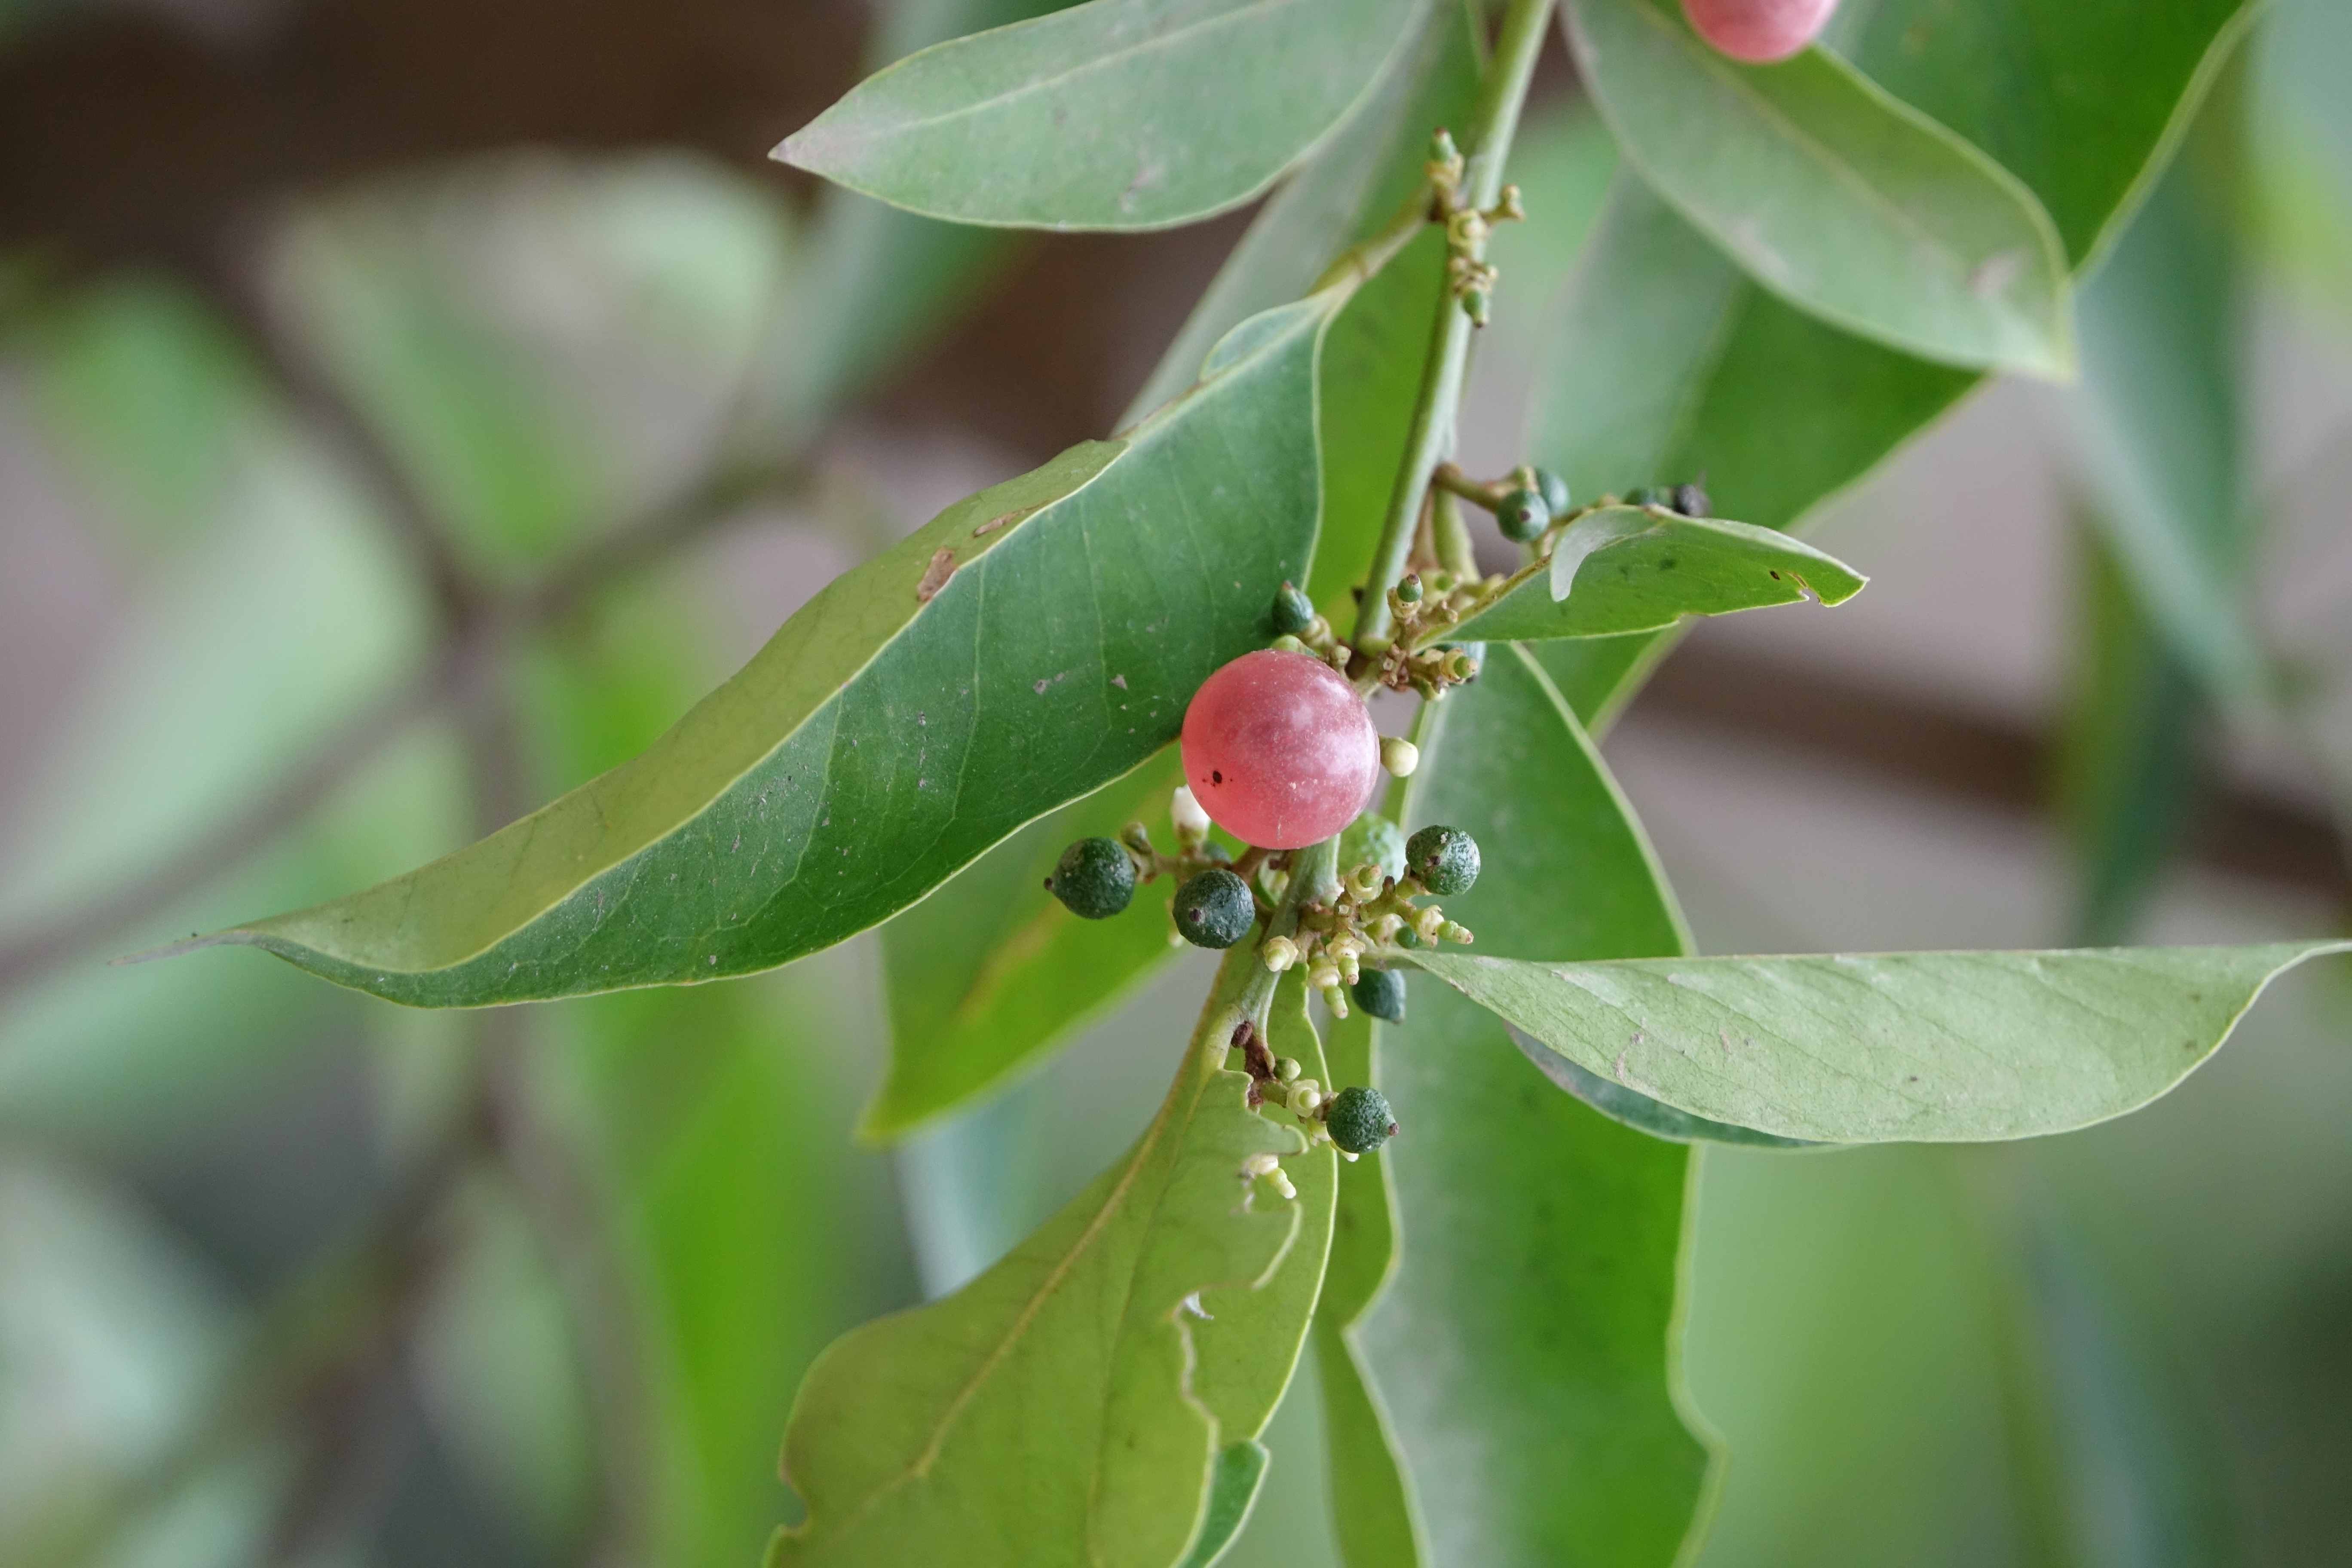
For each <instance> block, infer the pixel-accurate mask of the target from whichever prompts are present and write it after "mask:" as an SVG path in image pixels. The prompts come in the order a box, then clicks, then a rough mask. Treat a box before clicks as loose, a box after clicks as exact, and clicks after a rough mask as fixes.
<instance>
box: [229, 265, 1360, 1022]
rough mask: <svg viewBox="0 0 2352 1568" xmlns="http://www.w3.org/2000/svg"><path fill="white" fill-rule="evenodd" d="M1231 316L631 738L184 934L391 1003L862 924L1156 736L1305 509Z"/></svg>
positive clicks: (1282, 426)
mask: <svg viewBox="0 0 2352 1568" xmlns="http://www.w3.org/2000/svg"><path fill="white" fill-rule="evenodd" d="M1346 297H1347V290H1346V289H1345V288H1344V287H1342V288H1339V289H1333V290H1331V291H1328V292H1327V293H1325V294H1321V295H1318V296H1316V297H1314V298H1312V299H1309V300H1304V301H1301V302H1300V303H1298V304H1297V305H1293V306H1289V307H1286V308H1285V309H1284V310H1277V311H1273V312H1269V313H1268V314H1266V315H1264V316H1259V317H1255V318H1253V319H1252V320H1251V321H1247V322H1244V323H1243V325H1242V326H1240V327H1238V328H1236V329H1235V330H1234V332H1233V333H1232V334H1230V335H1229V336H1228V337H1227V339H1226V340H1225V342H1223V343H1222V344H1221V345H1220V346H1219V348H1218V350H1217V353H1215V354H1214V355H1213V356H1212V358H1211V360H1210V363H1209V364H1208V366H1207V367H1206V370H1205V372H1204V380H1203V382H1202V385H1201V387H1200V389H1199V390H1198V391H1196V392H1195V393H1194V394H1193V395H1191V396H1189V397H1186V398H1184V399H1182V400H1181V401H1180V402H1178V403H1175V404H1172V405H1170V406H1169V407H1168V408H1167V409H1165V410H1163V411H1162V412H1161V413H1160V415H1158V416H1154V417H1153V418H1152V419H1151V420H1150V421H1148V422H1147V423H1146V424H1145V425H1144V426H1141V427H1140V428H1139V429H1137V430H1136V431H1134V432H1133V433H1132V434H1131V435H1130V436H1129V438H1128V439H1126V440H1124V441H1117V442H1092V443H1088V444H1087V445H1085V446H1081V447H1074V448H1073V449H1072V450H1070V451H1069V452H1066V453H1065V454H1064V455H1063V456H1061V457H1060V458H1055V460H1054V461H1053V462H1051V463H1048V464H1046V465H1045V467H1044V468H1040V469H1038V470H1036V471H1035V472H1034V473H1031V474H1028V475H1024V476H1023V477H1022V478H1020V479H1013V480H1010V481H1008V482H1006V483H1004V484H1002V485H999V486H996V487H995V488H994V489H988V490H983V491H982V492H981V493H980V494H979V495H976V496H973V497H971V498H970V499H968V500H964V501H961V502H959V503H958V504H957V505H955V506H953V507H950V508H949V509H948V510H946V511H945V512H943V513H941V514H940V516H939V517H938V518H936V519H934V520H933V521H931V522H930V523H929V524H928V525H926V526H925V527H924V528H922V529H921V530H919V531H917V532H916V533H915V534H914V535H913V536H911V537H910V538H908V540H906V541H905V542H902V543H900V544H899V545H898V546H897V547H895V548H893V549H891V550H890V551H888V552H885V553H884V554H883V555H881V556H879V557H877V559H875V560H874V561H871V562H869V563H866V565H864V566H861V567H859V568H857V569H856V570H855V571H853V572H850V573H848V574H845V575H844V576H842V577H840V578H838V579H836V580H835V582H834V583H832V584H830V585H828V586H827V587H826V588H825V589H824V591H823V592H821V593H820V594H818V595H817V596H816V597H815V598H814V599H813V600H811V601H810V602H809V604H808V605H805V606H804V607H803V609H802V610H801V611H800V612H799V613H798V614H796V615H795V616H793V618H792V619H791V620H790V621H788V622H786V623H785V625H784V626H783V628H782V630H781V631H779V632H778V633H777V634H776V636H775V637H774V638H773V639H772V640H771V641H770V643H769V644H768V646H767V647H765V648H763V649H762V650H761V653H760V654H759V656H758V657H757V658H754V659H753V660H752V662H751V664H750V665H749V666H747V667H746V668H744V670H743V671H742V672H741V673H740V674H739V675H737V676H736V677H735V678H734V679H732V680H730V681H729V682H728V683H727V684H725V685H724V686H722V687H720V688H719V689H718V690H717V691H716V692H714V693H712V694H711V695H710V696H709V697H708V698H706V699H704V700H703V701H702V702H701V703H700V704H698V706H697V707H696V708H695V709H694V710H693V711H692V712H690V713H688V715H687V716H686V718H685V719H684V720H682V721H680V722H679V724H678V725H677V728H676V729H674V730H672V731H670V732H669V733H668V734H667V736H665V737H664V738H663V739H662V741H661V742H660V743H659V744H657V745H656V746H655V747H654V748H653V749H652V750H651V751H648V752H645V753H644V754H642V755H641V756H639V757H637V758H636V759H635V760H634V761H632V762H630V763H626V764H625V765H623V766H622V767H619V768H616V769H614V771H613V772H612V773H606V774H605V775H604V776H603V777H602V778H600V779H597V780H594V781H593V782H592V783H590V784H586V785H584V786H583V787H582V788H580V789H578V790H575V791H573V792H572V794H571V795H566V796H564V797H563V798H562V799H561V800H559V801H557V802H555V803H554V804H553V805H550V806H547V807H545V808H543V809H542V810H541V811H539V812H537V813H535V814H534V815H532V816H528V817H526V818H524V819H523V820H522V821H520V822H519V823H516V824H514V825H513V826H509V827H508V828H505V829H504V830H502V831H501V832H499V833H498V834H495V835H493V836H492V837H489V838H487V839H485V840H483V841H482V842H481V843H479V844H477V845H475V846H474V847H471V848H469V849H466V850H464V851H461V852H460V853H458V854H456V855H453V856H450V857H448V858H446V859H443V860H440V861H436V863H434V864H433V865H431V866H428V867H425V868H423V869H422V870H419V871H415V872H412V873H410V874H409V875H407V876H405V877H403V878H400V879H395V880H394V881H392V882H388V883H385V884H383V886H381V887H378V888H375V889H371V890H369V891H367V892H363V893H360V894H357V895H355V896H353V897H352V898H349V899H345V900H341V902H338V903H333V904H328V905H323V906H320V908H317V909H314V910H304V911H299V912H297V913H295V914H290V915H284V916H280V917H278V918H277V919H274V920H270V921H261V922H259V923H257V924H254V925H250V926H244V927H240V928H238V929H236V930H235V931H227V932H224V933H221V934H220V935H218V936H215V937H213V938H209V939H205V940H206V942H242V943H249V944H251V945H254V946H258V947H262V948H265V949H267V950H268V951H269V952H275V953H278V955H279V956H281V957H284V958H286V959H288V960H289V961H290V962H293V963H299V964H300V965H301V966H302V967H304V968H306V969H309V970H310V971H312V972H313V973H319V974H322V975H325V976H326V977H328V978H329V979H331V980H335V981H337V982H339V983H341V984H347V985H352V986H356V987H358V988H359V989H362V990H366V991H372V992H374V993H375V994H378V995H382V996H386V997H389V998H391V999H393V1000H394V1001H399V1002H406V1003H411V1004H415V1005H443V1006H446V1005H479V1004H485V1003H494V1002H513V1001H521V1000H528V999H533V998H541V997H549V996H558V995H566V994H577V993H582V992H590V991H606V990H614V989H619V988H623V987H626V986H633V985H649V984H675V983H683V982H688V981H697V980H707V979H719V978H722V977H724V976H727V975H730V974H740V973H750V972H752V971H756V970H761V969H767V968H772V967H773V966H775V965H777V964H780V963H785V962H787V961H789V960H791V959H793V958H797V957H799V956H801V955H802V954H803V953H807V952H814V951H816V950H817V949H819V948H822V947H824V946H826V945H829V944H830V943H832V942H838V941H840V940H841V939H842V938H844V937H845V936H848V935H850V934H852V933H854V932H856V931H860V930H863V929H864V928H866V927H867V926H870V925H873V924H876V923H877V922H879V921H881V920H883V919H884V918H886V917H887V916H888V915H890V914H892V913H894V912H896V911H897V910H900V909H903V908H905V907H906V906H907V905H908V904H910V903H912V902H914V901H915V900H918V899H919V898H921V897H922V896H923V895H924V894H925V893H927V892H929V890H930V889H932V888H934V887H936V886H937V885H938V884H939V883H940V881H942V880H944V879H946V878H947V877H948V876H949V875H950V873H952V872H953V871H955V870H956V869H957V868H960V867H961V866H962V865H963V864H965V863H966V862H968V861H970V860H971V859H972V858H974V857H976V856H977V855H979V854H980V853H981V851H982V850H984V849H986V848H987V847H989V846H990V845H992V844H993V843H995V842H996V841H997V840H999V839H1001V838H1003V837H1005V836H1006V835H1007V834H1009V833H1011V832H1012V831H1013V830H1014V829H1016V828H1018V827H1020V826H1022V825H1023V824H1024V823H1026V822H1028V821H1029V820H1031V819H1032V818H1034V817H1035V816H1038V815H1040V814H1041V813H1043V812H1045V811H1049V810H1051V809H1053V808H1054V807H1055V806H1057V805H1061V804H1062V803H1063V802H1065V801H1066V800H1069V799H1071V798H1073V797H1074V796H1076V795H1083V794H1084V793H1086V792H1087V791H1088V790H1090V789H1093V788H1095V787H1096V786H1097V785H1099V784H1103V783H1104V782H1106V781H1108V780H1109V779H1112V778H1116V777H1118V775H1119V774H1121V773H1125V772H1127V771H1128V770H1129V769H1130V768H1132V767H1134V766H1135V765H1136V764H1137V763H1140V762H1141V761H1143V760H1144V759H1145V758H1146V757H1148V756H1150V754H1151V753H1152V752H1155V751H1157V750H1159V749H1160V747H1161V746H1163V745H1165V744H1166V743H1167V742H1169V741H1170V740H1171V739H1173V738H1174V736H1175V733H1176V731H1177V729H1178V726H1179V725H1180V723H1181V720H1182V715H1183V710H1184V705H1185V703H1186V702H1187V701H1188V700H1190V698H1191V696H1192V691H1193V689H1195V688H1196V687H1198V685H1199V684H1200V682H1201V681H1202V679H1204V678H1205V677H1206V676H1207V675H1208V674H1209V672H1210V671H1212V670H1213V669H1214V668H1217V666H1218V665H1220V664H1222V663H1223V662H1224V661H1225V660H1227V659H1229V658H1234V657H1235V656H1236V655H1238V654H1240V653H1242V652H1244V651H1245V650H1246V649H1247V648H1249V647H1254V646H1255V645H1256V644H1258V643H1259V642H1260V641H1262V640H1263V638H1264V636H1265V630H1264V625H1265V621H1264V617H1265V606H1266V605H1267V604H1268V603H1269V602H1270V600H1271V599H1272V597H1273V595H1274V592H1275V589H1276V586H1277V585H1278V584H1280V583H1281V582H1282V581H1283V580H1284V579H1285V578H1292V577H1297V575H1299V574H1300V573H1301V571H1302V569H1303V567H1304V565H1305V563H1306V561H1307V558H1308V555H1309V553H1310V552H1311V551H1312V548H1313V542H1314V535H1315V527H1316V516H1317V510H1318V479H1317V461H1316V443H1315V428H1314V424H1313V416H1314V406H1315V404H1314V391H1313V386H1314V379H1313V378H1314V374H1315V355H1316V348H1317V344H1318V342H1319V340H1320V337H1321V333H1322V330H1323V327H1324V326H1325V324H1326V323H1328V321H1329V320H1330V318H1331V315H1332V314H1333V313H1334V312H1335V311H1336V310H1338V309H1339V305H1340V304H1341V303H1342V302H1343V301H1344V300H1345V299H1346Z"/></svg>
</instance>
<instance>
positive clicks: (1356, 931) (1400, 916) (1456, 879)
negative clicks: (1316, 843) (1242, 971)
mask: <svg viewBox="0 0 2352 1568" xmlns="http://www.w3.org/2000/svg"><path fill="white" fill-rule="evenodd" d="M1359 834H1360V835H1361V836H1360V837H1358V836H1359ZM1351 838H1354V839H1355V840H1356V842H1355V843H1354V844H1353V845H1352V846H1351V844H1350V839H1351ZM1340 858H1341V859H1342V860H1343V861H1345V862H1349V865H1350V868H1349V871H1348V873H1347V875H1346V876H1344V877H1343V878H1341V879H1340V884H1339V893H1338V895H1337V896H1336V897H1335V898H1333V899H1332V900H1330V901H1328V902H1324V901H1321V900H1318V901H1316V902H1312V903H1307V904H1303V905H1301V906H1300V907H1299V910H1298V928H1297V931H1294V932H1293V933H1292V934H1290V935H1288V936H1277V937H1270V938H1268V939H1267V940H1266V942H1265V945H1264V946H1262V947H1261V948H1260V949H1259V950H1258V953H1259V957H1260V958H1261V959H1262V960H1263V961H1264V963H1265V966H1266V968H1268V969H1269V970H1272V971H1273V972H1274V973H1277V974H1279V973H1283V972H1285V971H1286V970H1288V969H1292V968H1294V967H1297V965H1300V964H1304V965H1306V967H1307V984H1308V985H1310V986H1312V987H1313V988H1314V989H1315V990H1316V991H1317V992H1318V994H1320V995H1321V996H1322V998H1323V1003H1324V1005H1326V1006H1327V1007H1328V1008H1330V1010H1331V1016H1333V1017H1335V1018H1344V1017H1346V1016H1348V1013H1349V1001H1350V999H1351V998H1352V999H1353V1001H1354V1003H1355V1004H1356V1005H1360V1006H1361V1007H1363V1008H1364V1010H1365V1011H1366V1012H1368V1013H1370V1014H1371V1015H1372V1016H1374V1017H1376V1018H1385V1019H1387V1020H1389V1021H1390V1022H1391V1023H1397V1022H1402V1019H1403V1017H1404V984H1403V981H1402V977H1401V976H1398V975H1396V974H1393V973H1389V972H1387V971H1384V970H1381V969H1378V968H1368V967H1367V966H1366V965H1365V963H1364V960H1365V958H1366V957H1367V956H1368V955H1369V954H1370V953H1371V952H1373V951H1374V950H1375V949H1378V948H1381V947H1384V946H1391V945H1393V946H1397V947H1420V946H1422V945H1423V944H1424V943H1427V944H1429V945H1431V946H1434V945H1436V944H1437V943H1439V942H1461V943H1463V944H1465V945H1467V944H1468V943H1469V942H1471V941H1472V940H1473V937H1472V935H1471V932H1470V930H1469V928H1468V927H1466V926H1465V925H1463V924H1461V923H1460V922H1459V921H1452V920H1448V919H1447V918H1446V915H1445V911H1444V910H1443V909H1441V908H1439V907H1438V906H1437V905H1435V904H1417V903H1416V902H1414V900H1417V899H1421V898H1423V897H1427V896H1431V895H1434V896H1436V897H1439V898H1450V897H1452V896H1453V895H1454V894H1456V893H1465V892H1468V891H1469V890H1470V887H1471V884H1472V883H1474V882H1475V881H1476V880H1477V879H1478V845H1477V841H1476V840H1475V839H1474V838H1472V837H1470V836H1469V835H1468V834H1466V833H1465V832H1463V831H1462V830H1461V829H1460V828H1458V827H1444V826H1430V827H1424V828H1423V829H1421V831H1419V832H1418V833H1415V834H1414V835H1413V836H1412V837H1411V838H1410V839H1406V838H1404V837H1402V834H1400V833H1399V832H1398V830H1397V828H1396V826H1394V825H1393V824H1391V823H1389V822H1386V821H1382V820H1381V819H1380V818H1378V817H1366V818H1362V819H1360V820H1359V822H1358V823H1357V824H1356V826H1351V827H1350V828H1349V830H1348V832H1347V833H1346V834H1343V835H1342V836H1341V837H1340Z"/></svg>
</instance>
